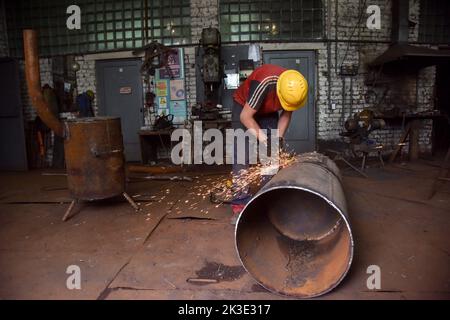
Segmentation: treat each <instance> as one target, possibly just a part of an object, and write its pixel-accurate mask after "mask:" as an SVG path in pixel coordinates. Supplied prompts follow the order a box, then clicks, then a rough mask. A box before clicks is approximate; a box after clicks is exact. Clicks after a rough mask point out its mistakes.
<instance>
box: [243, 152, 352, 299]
mask: <svg viewBox="0 0 450 320" xmlns="http://www.w3.org/2000/svg"><path fill="white" fill-rule="evenodd" d="M235 239H236V249H237V252H238V255H239V258H240V260H241V262H242V265H243V266H244V267H245V269H246V270H247V271H248V272H249V274H250V275H251V276H252V277H253V278H254V279H255V280H256V281H257V282H258V283H259V284H261V285H262V286H263V287H265V288H266V289H268V290H270V291H272V292H275V293H279V294H283V295H288V296H294V297H298V298H311V297H316V296H319V295H322V294H325V293H327V292H329V291H330V290H332V289H333V288H335V287H336V286H337V285H338V284H339V283H340V282H341V280H342V279H343V278H344V277H345V275H346V274H347V272H348V270H349V268H350V265H351V262H352V258H353V247H354V244H353V236H352V232H351V229H350V224H349V219H348V214H347V205H346V201H345V196H344V191H343V189H342V184H341V176H340V173H339V169H338V168H337V166H336V164H335V163H334V162H333V161H331V160H330V159H329V158H327V157H326V156H324V155H322V154H320V153H316V152H313V153H305V154H302V155H299V156H298V158H297V161H296V162H295V163H294V164H292V165H290V166H289V167H287V168H284V169H282V170H280V171H279V172H278V174H276V175H275V176H274V177H273V178H272V179H271V180H270V181H269V182H268V183H267V184H266V185H265V186H264V187H262V188H261V190H260V191H259V192H258V193H257V194H256V195H255V196H254V197H253V198H252V199H251V201H250V202H249V203H248V204H247V205H246V207H245V208H244V210H243V211H242V213H241V214H240V216H239V218H238V221H237V223H236V230H235Z"/></svg>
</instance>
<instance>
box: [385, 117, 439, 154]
mask: <svg viewBox="0 0 450 320" xmlns="http://www.w3.org/2000/svg"><path fill="white" fill-rule="evenodd" d="M377 118H380V119H383V120H384V121H385V122H386V125H390V126H398V125H401V127H402V129H403V134H402V136H401V138H400V140H399V142H398V144H397V146H396V148H395V150H394V152H393V153H392V155H391V157H390V158H389V162H393V161H394V160H395V157H396V156H397V154H398V153H399V152H400V151H401V149H402V148H403V146H404V145H405V143H406V141H409V144H408V147H409V150H408V155H409V160H410V161H414V160H417V159H418V158H419V130H420V127H421V121H423V120H433V119H437V118H442V115H440V114H433V113H423V114H420V113H419V114H409V115H408V114H404V115H396V116H386V115H385V116H381V117H377Z"/></svg>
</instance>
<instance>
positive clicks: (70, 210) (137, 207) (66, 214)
mask: <svg viewBox="0 0 450 320" xmlns="http://www.w3.org/2000/svg"><path fill="white" fill-rule="evenodd" d="M122 195H123V196H124V198H125V199H126V200H127V201H128V203H129V204H130V205H131V206H132V207H133V208H134V210H136V211H139V210H140V208H139V206H138V205H137V203H136V202H135V201H134V200H133V198H131V197H130V196H129V195H128V194H127V193H126V192H124V193H122ZM77 203H78V199H74V200H72V202H71V203H70V205H69V207H68V208H67V210H66V213H65V214H64V217H63V218H62V221H67V220H69V219H70V218H71V217H72V216H73V215H72V210H73V208H74V207H75V205H76V204H77Z"/></svg>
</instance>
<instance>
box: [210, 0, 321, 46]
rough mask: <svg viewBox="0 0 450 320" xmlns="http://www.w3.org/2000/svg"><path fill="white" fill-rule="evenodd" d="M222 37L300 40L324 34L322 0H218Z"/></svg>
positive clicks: (235, 40) (257, 39)
mask: <svg viewBox="0 0 450 320" xmlns="http://www.w3.org/2000/svg"><path fill="white" fill-rule="evenodd" d="M219 6H220V8H219V10H220V11H219V12H220V32H221V35H222V41H224V42H239V41H265V40H268V41H270V40H290V41H296V40H297V41H300V40H308V39H318V38H322V37H323V29H324V26H323V21H324V8H323V4H322V0H280V1H273V0H220V1H219Z"/></svg>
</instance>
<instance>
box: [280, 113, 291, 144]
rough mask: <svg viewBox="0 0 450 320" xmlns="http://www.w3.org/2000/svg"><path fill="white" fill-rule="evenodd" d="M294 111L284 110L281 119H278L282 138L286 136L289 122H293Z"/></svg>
mask: <svg viewBox="0 0 450 320" xmlns="http://www.w3.org/2000/svg"><path fill="white" fill-rule="evenodd" d="M291 118H292V111H286V110H283V112H281V115H280V119H278V134H279V136H280V137H281V138H283V137H284V134H285V133H286V130H287V128H288V127H289V123H290V122H291Z"/></svg>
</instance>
